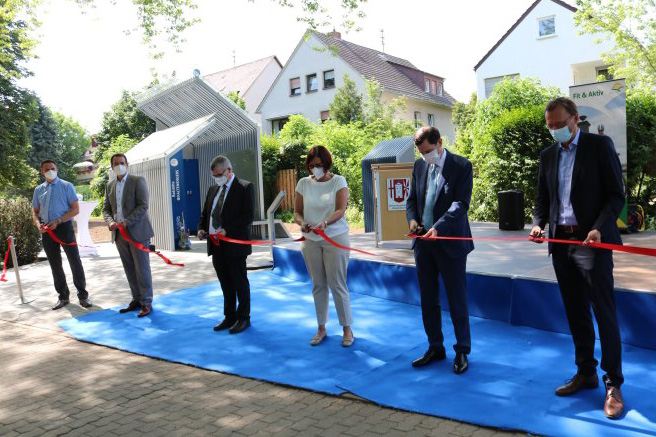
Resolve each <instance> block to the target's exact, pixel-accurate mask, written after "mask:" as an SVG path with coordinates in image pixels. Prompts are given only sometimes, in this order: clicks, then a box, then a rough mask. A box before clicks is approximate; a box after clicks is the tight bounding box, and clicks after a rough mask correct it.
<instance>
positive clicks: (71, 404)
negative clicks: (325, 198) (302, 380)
mask: <svg viewBox="0 0 656 437" xmlns="http://www.w3.org/2000/svg"><path fill="white" fill-rule="evenodd" d="M203 248H204V245H203V244H202V243H195V244H194V250H193V251H192V252H175V253H170V254H167V256H170V257H171V258H172V259H173V260H175V261H182V262H184V263H186V264H187V268H185V269H179V268H173V267H169V266H166V265H164V264H163V263H161V262H159V260H158V259H156V258H153V259H152V266H153V279H154V285H155V290H156V294H165V293H169V292H171V291H174V290H177V289H180V288H185V287H190V286H194V285H198V284H202V283H207V282H211V281H214V280H216V277H215V276H214V273H213V270H212V265H211V262H210V259H209V258H207V257H206V256H205V255H204V254H203ZM270 262H271V259H270V255H269V253H268V251H267V250H266V249H265V248H258V249H257V251H256V253H255V254H254V255H253V256H252V257H250V258H249V266H251V267H258V266H260V267H261V266H267V265H269V264H270ZM83 263H84V266H85V270H86V273H87V282H88V289H89V291H90V294H91V298H92V300H93V302H94V307H93V308H92V309H91V310H93V311H99V310H101V309H102V308H107V307H112V306H115V305H119V304H123V303H127V302H128V300H129V291H128V288H127V283H126V281H125V279H124V276H123V274H122V268H121V264H120V260H119V258H118V255H117V253H116V251H115V248H114V247H113V246H111V245H110V244H103V245H101V246H100V256H98V257H92V258H83ZM66 267H67V266H66ZM66 272H67V275H68V278H69V283H71V282H72V281H70V278H71V276H70V270H69V269H68V268H66ZM21 278H22V279H23V285H24V288H25V295H26V297H27V298H28V299H34V300H33V301H32V302H31V303H29V304H26V305H18V304H16V302H15V301H16V296H17V288H16V284H15V279H14V275H13V271H12V272H11V273H10V274H9V282H7V283H2V285H0V436H3V437H12V436H19V435H20V436H23V437H28V436H56V435H67V436H113V435H120V436H124V435H140V434H146V433H147V434H148V435H149V436H159V435H165V436H178V435H180V436H182V435H185V436H187V435H198V436H208V435H212V436H223V435H233V434H234V435H282V436H286V435H303V436H310V435H321V436H337V435H349V436H360V435H372V436H377V435H385V436H388V435H390V436H394V435H398V436H406V435H413V436H414V435H417V436H419V435H439V436H442V435H444V436H492V435H504V436H506V435H514V434H513V433H509V432H503V431H499V430H494V429H490V428H483V427H478V426H473V425H469V424H464V423H459V422H455V421H452V420H448V419H440V418H437V417H431V416H425V415H421V414H414V413H407V412H402V411H398V410H394V409H391V408H384V407H380V406H377V405H375V404H372V403H370V402H367V401H363V400H361V399H358V398H356V397H354V396H352V395H348V394H346V395H342V396H330V395H324V394H319V393H314V392H311V391H307V390H301V389H296V388H289V387H284V386H280V385H276V384H271V383H267V382H262V381H257V380H252V379H248V378H242V377H238V376H232V375H226V374H222V373H218V372H212V371H207V370H203V369H199V368H195V367H191V366H185V365H181V364H175V363H170V362H166V361H162V360H158V359H153V358H149V357H144V356H140V355H135V354H130V353H126V352H121V351H118V350H115V349H110V348H107V347H103V346H97V345H93V344H89V343H84V342H79V341H76V340H74V339H73V338H71V337H70V336H69V335H68V334H67V333H65V332H64V331H63V330H61V329H60V328H59V327H58V326H57V322H58V321H60V320H63V319H66V318H69V317H75V316H78V315H81V314H83V313H85V312H86V311H85V310H83V309H82V308H81V307H79V306H78V305H76V301H74V300H73V301H71V304H70V305H68V306H67V307H65V308H64V309H61V310H59V311H52V310H50V306H51V305H52V304H53V303H54V302H55V300H56V294H55V291H54V288H53V287H52V276H51V274H50V268H49V266H48V263H47V261H43V262H38V263H35V264H33V265H30V266H26V267H25V268H23V269H21ZM436 396H439V394H436ZM516 435H520V434H519V433H517V434H516ZM522 435H523V434H522Z"/></svg>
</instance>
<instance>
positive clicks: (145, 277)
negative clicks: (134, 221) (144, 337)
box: [116, 232, 153, 306]
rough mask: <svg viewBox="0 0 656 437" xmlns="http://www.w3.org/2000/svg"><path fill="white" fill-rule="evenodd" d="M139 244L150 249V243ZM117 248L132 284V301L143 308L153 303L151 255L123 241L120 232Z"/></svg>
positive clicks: (142, 242) (117, 238)
mask: <svg viewBox="0 0 656 437" xmlns="http://www.w3.org/2000/svg"><path fill="white" fill-rule="evenodd" d="M139 243H141V244H143V245H144V246H146V247H148V244H149V242H148V241H140V242H139ZM116 248H117V249H118V253H119V255H120V256H121V262H122V263H123V270H125V276H126V277H127V278H128V284H130V291H132V301H133V302H138V303H140V304H141V305H142V306H145V305H148V306H150V305H152V303H153V277H152V275H151V273H150V254H149V253H148V252H144V251H143V250H139V249H137V248H136V247H134V246H133V245H131V244H130V243H128V242H127V241H125V240H124V239H123V236H122V235H121V233H120V232H117V233H116Z"/></svg>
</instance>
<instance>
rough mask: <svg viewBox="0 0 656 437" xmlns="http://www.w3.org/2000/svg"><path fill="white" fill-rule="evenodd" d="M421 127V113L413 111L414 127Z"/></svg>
mask: <svg viewBox="0 0 656 437" xmlns="http://www.w3.org/2000/svg"><path fill="white" fill-rule="evenodd" d="M419 126H421V112H419V111H415V127H419Z"/></svg>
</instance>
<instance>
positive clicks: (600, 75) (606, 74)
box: [597, 67, 613, 81]
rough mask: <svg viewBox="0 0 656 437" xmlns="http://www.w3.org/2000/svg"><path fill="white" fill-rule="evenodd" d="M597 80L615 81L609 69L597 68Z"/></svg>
mask: <svg viewBox="0 0 656 437" xmlns="http://www.w3.org/2000/svg"><path fill="white" fill-rule="evenodd" d="M597 80H598V81H602V80H613V75H612V74H610V71H608V67H597Z"/></svg>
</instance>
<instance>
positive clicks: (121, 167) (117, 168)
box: [112, 164, 128, 176]
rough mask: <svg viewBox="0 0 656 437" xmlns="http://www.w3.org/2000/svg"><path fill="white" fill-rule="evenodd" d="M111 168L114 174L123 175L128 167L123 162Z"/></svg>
mask: <svg viewBox="0 0 656 437" xmlns="http://www.w3.org/2000/svg"><path fill="white" fill-rule="evenodd" d="M112 170H114V174H115V175H116V176H124V175H125V174H126V173H127V172H128V168H127V167H126V166H125V165H123V164H119V165H117V166H115V167H114V168H113V169H112Z"/></svg>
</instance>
